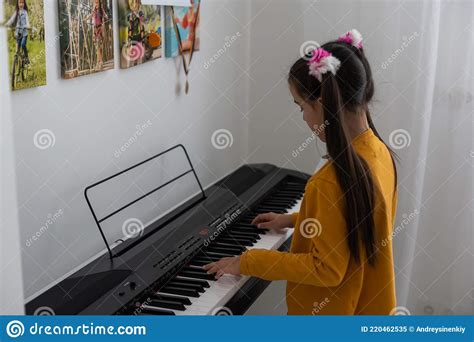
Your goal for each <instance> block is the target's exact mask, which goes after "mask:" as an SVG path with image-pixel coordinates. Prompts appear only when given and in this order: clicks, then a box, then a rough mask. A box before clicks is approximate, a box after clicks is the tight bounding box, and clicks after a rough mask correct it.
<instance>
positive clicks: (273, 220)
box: [252, 213, 293, 230]
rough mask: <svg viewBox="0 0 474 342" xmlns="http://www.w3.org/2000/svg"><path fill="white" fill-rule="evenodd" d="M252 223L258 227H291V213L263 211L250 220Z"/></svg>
mask: <svg viewBox="0 0 474 342" xmlns="http://www.w3.org/2000/svg"><path fill="white" fill-rule="evenodd" d="M252 224H254V225H256V226H257V227H258V228H266V229H274V230H280V229H283V228H289V227H293V222H292V219H291V215H287V214H276V213H265V214H260V215H257V217H255V218H254V219H253V221H252Z"/></svg>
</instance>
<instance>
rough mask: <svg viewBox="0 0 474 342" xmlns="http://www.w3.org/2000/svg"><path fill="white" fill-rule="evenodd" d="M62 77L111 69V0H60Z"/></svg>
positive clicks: (112, 51)
mask: <svg viewBox="0 0 474 342" xmlns="http://www.w3.org/2000/svg"><path fill="white" fill-rule="evenodd" d="M59 32H60V50H61V73H62V76H63V78H67V79H69V78H74V77H77V76H82V75H87V74H92V73H95V72H99V71H105V70H109V69H113V68H114V48H113V45H114V44H113V25H112V0H59Z"/></svg>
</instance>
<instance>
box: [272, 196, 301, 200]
mask: <svg viewBox="0 0 474 342" xmlns="http://www.w3.org/2000/svg"><path fill="white" fill-rule="evenodd" d="M270 198H271V199H284V200H291V201H292V200H295V199H298V198H300V196H289V195H274V196H272V197H270Z"/></svg>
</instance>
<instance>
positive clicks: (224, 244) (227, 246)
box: [211, 241, 246, 253]
mask: <svg viewBox="0 0 474 342" xmlns="http://www.w3.org/2000/svg"><path fill="white" fill-rule="evenodd" d="M211 246H215V247H224V248H232V249H235V250H239V252H240V253H243V252H245V251H246V248H245V247H242V246H237V245H236V244H230V243H225V242H218V241H216V242H214V243H212V245H211Z"/></svg>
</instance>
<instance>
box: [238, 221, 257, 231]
mask: <svg viewBox="0 0 474 342" xmlns="http://www.w3.org/2000/svg"><path fill="white" fill-rule="evenodd" d="M235 226H236V227H248V228H257V226H256V225H254V224H250V223H240V222H239V223H236V224H235ZM257 229H258V228H257Z"/></svg>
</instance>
